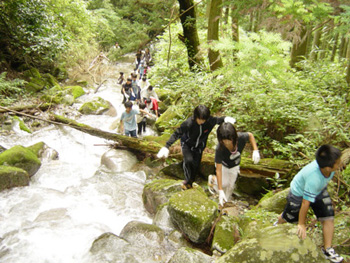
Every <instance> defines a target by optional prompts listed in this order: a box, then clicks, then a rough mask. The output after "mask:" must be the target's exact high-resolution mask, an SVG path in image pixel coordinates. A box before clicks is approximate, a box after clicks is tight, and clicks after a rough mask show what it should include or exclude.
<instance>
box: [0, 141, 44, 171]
mask: <svg viewBox="0 0 350 263" xmlns="http://www.w3.org/2000/svg"><path fill="white" fill-rule="evenodd" d="M0 165H5V166H13V167H17V168H21V169H23V170H25V171H27V173H28V175H29V176H30V177H31V176H33V175H34V174H35V173H36V172H37V171H38V170H39V168H40V166H41V161H40V160H39V158H38V157H37V156H36V154H35V153H33V152H32V151H31V150H30V149H28V148H25V147H23V146H20V145H16V146H14V147H12V148H10V149H8V150H6V151H4V152H3V153H1V154H0Z"/></svg>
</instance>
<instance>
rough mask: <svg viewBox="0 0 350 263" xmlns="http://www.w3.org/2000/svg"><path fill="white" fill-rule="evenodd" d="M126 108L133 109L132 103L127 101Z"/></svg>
mask: <svg viewBox="0 0 350 263" xmlns="http://www.w3.org/2000/svg"><path fill="white" fill-rule="evenodd" d="M124 106H125V108H132V102H131V101H127V102H125V103H124Z"/></svg>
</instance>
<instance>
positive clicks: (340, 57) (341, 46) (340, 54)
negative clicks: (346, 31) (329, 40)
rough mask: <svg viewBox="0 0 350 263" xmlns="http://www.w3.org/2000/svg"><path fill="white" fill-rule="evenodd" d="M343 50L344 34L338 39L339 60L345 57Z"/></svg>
mask: <svg viewBox="0 0 350 263" xmlns="http://www.w3.org/2000/svg"><path fill="white" fill-rule="evenodd" d="M344 50H346V38H345V36H342V38H341V40H340V45H339V53H338V55H339V60H341V59H342V58H344V57H345V54H346V53H345V52H344Z"/></svg>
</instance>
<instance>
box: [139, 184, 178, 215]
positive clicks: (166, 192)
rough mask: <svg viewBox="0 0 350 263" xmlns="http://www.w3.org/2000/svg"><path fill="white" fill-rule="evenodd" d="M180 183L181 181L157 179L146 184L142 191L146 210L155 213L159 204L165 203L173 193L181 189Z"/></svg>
mask: <svg viewBox="0 0 350 263" xmlns="http://www.w3.org/2000/svg"><path fill="white" fill-rule="evenodd" d="M181 185H182V181H177V180H171V179H158V180H153V181H152V182H151V183H148V184H146V185H145V187H144V189H143V192H142V199H143V204H144V206H145V208H146V210H147V211H148V212H149V213H151V214H155V213H156V212H157V209H158V207H159V206H160V205H162V204H164V203H167V202H168V201H169V198H170V197H171V196H172V195H173V194H174V193H176V192H179V191H181Z"/></svg>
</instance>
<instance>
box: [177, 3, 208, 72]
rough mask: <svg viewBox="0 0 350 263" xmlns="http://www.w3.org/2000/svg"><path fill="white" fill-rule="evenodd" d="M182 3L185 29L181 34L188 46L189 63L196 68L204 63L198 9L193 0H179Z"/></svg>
mask: <svg viewBox="0 0 350 263" xmlns="http://www.w3.org/2000/svg"><path fill="white" fill-rule="evenodd" d="M178 1H179V4H180V19H181V24H182V29H183V36H179V38H180V40H181V41H183V42H184V43H185V45H186V48H187V55H188V65H189V67H190V69H191V70H194V68H195V66H196V65H200V64H201V63H202V59H201V57H200V56H199V55H198V52H199V45H200V43H199V37H198V32H197V25H196V11H195V6H194V3H193V0H178Z"/></svg>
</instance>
